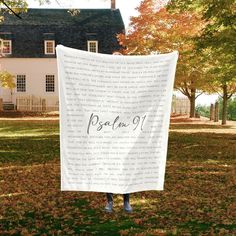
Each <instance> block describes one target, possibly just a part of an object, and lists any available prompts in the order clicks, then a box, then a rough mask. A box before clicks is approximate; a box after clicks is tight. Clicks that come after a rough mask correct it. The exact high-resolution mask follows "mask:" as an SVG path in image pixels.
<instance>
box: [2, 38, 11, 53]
mask: <svg viewBox="0 0 236 236" xmlns="http://www.w3.org/2000/svg"><path fill="white" fill-rule="evenodd" d="M11 51H12V47H11V40H1V53H3V54H11Z"/></svg>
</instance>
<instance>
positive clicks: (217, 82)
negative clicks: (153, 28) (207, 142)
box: [172, 0, 236, 125]
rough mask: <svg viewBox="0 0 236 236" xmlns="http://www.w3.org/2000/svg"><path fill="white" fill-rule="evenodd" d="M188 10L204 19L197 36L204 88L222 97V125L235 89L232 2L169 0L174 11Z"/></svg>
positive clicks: (235, 23)
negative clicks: (202, 66)
mask: <svg viewBox="0 0 236 236" xmlns="http://www.w3.org/2000/svg"><path fill="white" fill-rule="evenodd" d="M186 9H187V10H191V11H193V12H198V13H200V14H201V15H202V19H203V20H204V21H205V22H206V25H205V27H204V30H203V32H202V35H201V36H200V37H199V38H198V40H197V42H198V43H197V46H198V49H199V50H201V51H202V53H203V55H204V56H205V64H206V65H207V66H206V72H205V73H206V75H207V76H206V77H207V78H208V80H207V82H208V89H209V91H210V92H217V93H218V94H219V95H220V96H221V97H222V99H223V111H222V125H223V124H226V120H227V103H228V101H229V99H230V98H231V97H232V96H233V94H235V93H236V66H235V61H236V47H235V39H236V30H235V26H236V14H235V12H236V11H235V9H236V2H235V0H196V1H191V0H186V1H182V0H172V10H173V11H174V12H184V11H186Z"/></svg>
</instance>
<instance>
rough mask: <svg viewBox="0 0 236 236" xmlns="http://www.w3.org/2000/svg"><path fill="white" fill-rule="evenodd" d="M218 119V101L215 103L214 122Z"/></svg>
mask: <svg viewBox="0 0 236 236" xmlns="http://www.w3.org/2000/svg"><path fill="white" fill-rule="evenodd" d="M218 121H219V103H218V102H216V103H215V117H214V122H218Z"/></svg>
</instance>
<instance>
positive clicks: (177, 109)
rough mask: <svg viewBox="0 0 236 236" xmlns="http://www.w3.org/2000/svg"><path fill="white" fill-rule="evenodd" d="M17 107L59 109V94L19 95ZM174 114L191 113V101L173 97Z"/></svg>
mask: <svg viewBox="0 0 236 236" xmlns="http://www.w3.org/2000/svg"><path fill="white" fill-rule="evenodd" d="M16 107H17V110H19V111H59V101H58V97H57V96H47V97H39V96H34V95H29V96H17V98H16ZM171 113H172V114H189V113H190V102H189V100H188V99H186V98H176V97H173V99H172V106H171Z"/></svg>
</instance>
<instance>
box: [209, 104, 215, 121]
mask: <svg viewBox="0 0 236 236" xmlns="http://www.w3.org/2000/svg"><path fill="white" fill-rule="evenodd" d="M214 117H215V114H214V105H213V104H211V108H210V120H214Z"/></svg>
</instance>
